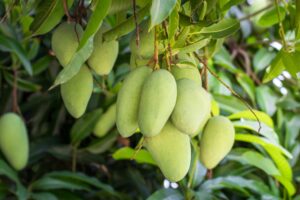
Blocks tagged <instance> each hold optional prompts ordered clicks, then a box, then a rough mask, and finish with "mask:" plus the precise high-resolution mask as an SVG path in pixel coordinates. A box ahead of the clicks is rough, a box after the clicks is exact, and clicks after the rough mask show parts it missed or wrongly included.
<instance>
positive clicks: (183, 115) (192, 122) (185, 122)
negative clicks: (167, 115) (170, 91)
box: [171, 78, 211, 135]
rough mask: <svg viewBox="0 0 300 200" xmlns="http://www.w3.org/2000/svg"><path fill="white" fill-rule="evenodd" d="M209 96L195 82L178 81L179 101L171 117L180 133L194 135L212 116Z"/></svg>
mask: <svg viewBox="0 0 300 200" xmlns="http://www.w3.org/2000/svg"><path fill="white" fill-rule="evenodd" d="M210 101H211V100H210V97H209V94H208V93H207V92H206V91H205V90H204V89H203V88H202V87H201V86H200V85H199V84H197V83H196V82H195V81H193V80H190V79H186V78H184V79H180V80H179V81H177V100H176V105H175V108H174V110H173V112H172V115H171V120H172V123H173V124H174V125H175V127H176V128H178V129H179V130H180V131H182V132H184V133H186V134H188V135H193V134H194V133H195V132H196V131H197V130H198V129H199V126H200V125H201V124H202V123H203V121H205V120H207V116H209V115H210V108H211V105H210Z"/></svg>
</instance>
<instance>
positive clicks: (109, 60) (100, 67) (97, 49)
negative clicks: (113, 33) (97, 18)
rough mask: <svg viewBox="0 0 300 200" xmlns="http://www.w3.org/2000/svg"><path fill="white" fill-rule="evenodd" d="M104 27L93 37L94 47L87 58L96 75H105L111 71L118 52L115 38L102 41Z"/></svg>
mask: <svg viewBox="0 0 300 200" xmlns="http://www.w3.org/2000/svg"><path fill="white" fill-rule="evenodd" d="M104 30H106V27H104V28H103V27H102V28H101V29H100V30H99V31H98V32H97V33H96V35H95V37H94V49H93V52H92V54H91V56H90V57H89V59H88V61H87V62H88V64H89V66H90V67H91V68H92V69H93V70H95V72H96V73H97V74H98V75H107V74H109V73H110V72H111V70H112V68H113V66H114V64H115V62H116V60H117V57H118V53H119V43H118V41H116V40H112V41H109V42H106V41H103V38H102V33H103V31H104Z"/></svg>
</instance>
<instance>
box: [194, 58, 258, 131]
mask: <svg viewBox="0 0 300 200" xmlns="http://www.w3.org/2000/svg"><path fill="white" fill-rule="evenodd" d="M194 55H195V56H196V58H197V59H198V60H199V61H200V62H202V60H201V58H200V57H199V55H198V54H196V53H194ZM202 63H203V62H202ZM207 70H208V71H209V73H210V74H211V75H213V76H214V77H215V78H216V79H217V80H218V81H219V82H220V83H222V85H224V86H225V87H226V88H227V89H228V90H229V91H230V92H231V93H232V94H233V96H235V97H236V98H238V99H239V100H240V101H241V102H242V103H243V104H245V106H246V107H247V108H248V109H249V110H250V112H251V113H252V114H253V115H254V117H255V118H256V121H257V122H258V130H257V132H258V133H260V130H261V123H260V120H259V118H258V117H257V115H256V114H255V112H254V111H253V109H252V108H251V106H250V105H249V104H248V103H247V101H245V100H244V99H243V98H242V97H241V96H240V95H239V94H238V93H236V92H235V91H234V90H233V89H232V88H231V87H230V86H228V85H227V84H226V83H225V82H224V81H223V80H222V79H221V78H220V77H219V76H218V75H217V74H216V73H214V72H213V71H212V70H211V69H209V67H207Z"/></svg>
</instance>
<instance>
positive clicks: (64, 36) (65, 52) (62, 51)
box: [51, 22, 83, 67]
mask: <svg viewBox="0 0 300 200" xmlns="http://www.w3.org/2000/svg"><path fill="white" fill-rule="evenodd" d="M75 28H76V32H77V34H78V37H77V34H76V32H75ZM82 35H83V29H82V27H81V26H80V25H79V24H75V23H74V22H71V23H67V22H64V23H62V24H60V25H59V26H58V27H57V28H56V29H55V31H54V32H53V35H52V39H51V46H52V50H53V52H54V53H55V56H56V58H57V59H58V61H59V63H60V64H61V65H62V66H63V67H65V66H66V65H67V64H68V63H69V62H70V60H71V58H72V56H73V54H74V53H75V52H76V50H77V48H78V45H79V41H78V39H79V40H80V38H81V36H82Z"/></svg>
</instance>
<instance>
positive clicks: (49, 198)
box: [31, 192, 58, 200]
mask: <svg viewBox="0 0 300 200" xmlns="http://www.w3.org/2000/svg"><path fill="white" fill-rule="evenodd" d="M31 198H32V199H33V200H40V199H43V200H58V198H57V197H56V196H55V195H54V194H52V193H50V192H38V193H33V194H31Z"/></svg>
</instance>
